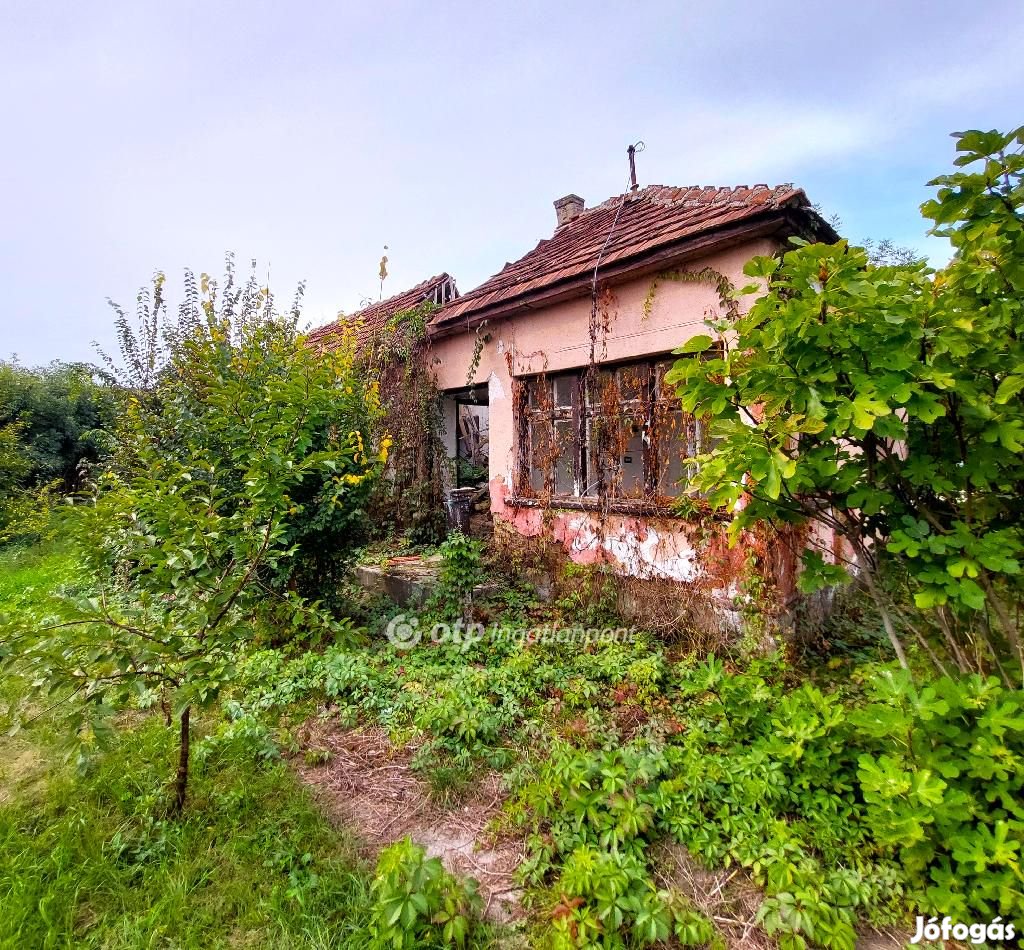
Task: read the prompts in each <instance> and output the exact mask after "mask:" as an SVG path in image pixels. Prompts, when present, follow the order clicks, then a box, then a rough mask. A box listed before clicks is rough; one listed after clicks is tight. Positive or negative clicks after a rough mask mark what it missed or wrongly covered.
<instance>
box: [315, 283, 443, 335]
mask: <svg viewBox="0 0 1024 950" xmlns="http://www.w3.org/2000/svg"><path fill="white" fill-rule="evenodd" d="M458 295H459V292H458V289H457V288H456V287H455V279H454V278H453V277H451V276H450V275H449V274H447V273H445V274H438V275H437V276H436V277H431V278H430V279H429V280H425V281H423V282H422V283H419V284H417V285H416V286H415V287H412V288H410V289H409V290H405V291H402V293H400V294H395V296H393V297H388V299H387V300H381V301H378V302H377V303H373V304H370V305H369V306H368V307H364V308H363V309H362V310H359V311H357V312H356V313H353V314H351V315H350V316H341V317H339V318H338V319H337V320H336V321H335V322H334V323H328V324H327V325H326V326H322V327H318V328H317V329H315V330H313V331H311V332H310V333H309V335H308V336H307V337H306V342H307V343H308V344H309V345H311V346H314V347H317V348H319V349H322V350H331V349H334V348H335V347H337V346H338V345H339V344H340V342H341V338H342V334H343V332H344V331H345V330H346V329H349V328H353V329H355V332H356V346H357V347H359V348H362V347H364V346H365V345H366V344H367V343H368V342H369V341H370V339H371V338H372V336H373V335H374V334H375V333H376V332H377V331H378V330H380V328H381V327H383V326H384V324H386V323H387V321H388V320H389V319H390V318H391V317H393V316H394V315H395V314H396V313H401V311H403V310H411V309H412V308H413V307H418V306H419V305H420V304H421V303H423V302H424V301H425V300H433V301H434V302H435V303H438V304H442V303H445V302H447V301H449V300H451V299H453V298H455V297H458Z"/></svg>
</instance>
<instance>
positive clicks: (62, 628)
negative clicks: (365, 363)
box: [0, 291, 387, 811]
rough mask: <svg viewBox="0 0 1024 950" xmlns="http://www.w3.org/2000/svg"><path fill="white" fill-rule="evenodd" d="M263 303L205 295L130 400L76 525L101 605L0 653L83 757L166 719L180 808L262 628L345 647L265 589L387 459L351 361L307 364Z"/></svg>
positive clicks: (305, 610)
mask: <svg viewBox="0 0 1024 950" xmlns="http://www.w3.org/2000/svg"><path fill="white" fill-rule="evenodd" d="M267 297H269V294H263V295H261V296H260V297H259V300H258V302H257V303H258V305H257V306H248V305H247V306H246V307H244V308H241V309H233V310H232V311H231V312H230V313H225V312H224V308H223V307H221V306H219V305H218V304H217V303H216V302H215V301H213V300H211V295H210V294H209V293H208V292H206V291H204V298H203V304H204V305H208V306H204V308H203V312H204V314H205V316H204V318H203V319H202V321H198V322H196V324H195V325H194V326H192V327H191V328H190V329H189V331H188V332H187V333H186V334H183V335H182V336H181V337H180V338H178V339H175V340H173V341H172V343H171V345H170V347H169V353H168V358H167V360H166V362H165V363H164V365H163V366H162V367H161V372H160V373H159V374H158V378H157V379H156V380H155V381H153V385H152V387H151V389H149V390H141V391H140V392H139V393H138V394H136V395H133V396H132V397H131V398H129V400H128V403H127V410H126V418H125V421H124V425H123V432H122V435H121V439H122V441H121V444H120V446H119V450H118V454H117V457H116V462H115V464H114V465H113V466H112V467H111V470H110V471H108V472H107V473H106V474H105V475H104V476H102V477H101V479H100V480H99V487H98V493H97V496H96V498H95V500H94V505H93V506H92V507H91V508H90V509H89V510H88V512H87V513H85V514H83V516H82V517H81V518H79V519H77V520H76V522H74V523H75V524H77V530H78V534H79V538H80V540H81V541H82V545H81V548H82V551H83V554H84V556H86V557H87V559H88V561H89V563H90V565H91V566H92V568H93V575H94V577H95V579H96V585H97V589H96V592H95V596H93V597H91V598H89V599H88V600H87V601H84V602H78V603H74V604H66V605H64V606H63V607H62V609H61V610H60V611H58V612H56V613H55V614H53V615H51V616H48V617H45V618H39V621H38V623H37V624H36V625H35V626H34V628H33V629H31V630H26V629H18V630H14V631H10V633H9V634H8V635H7V636H6V637H5V641H4V643H3V649H2V651H0V652H2V653H4V654H5V655H6V657H5V663H6V665H7V666H8V667H9V668H11V669H13V670H15V671H17V672H21V673H23V674H27V676H26V679H28V680H29V681H30V682H33V683H36V684H38V685H39V687H40V688H41V689H44V690H46V691H53V690H58V691H59V692H60V695H61V698H62V699H63V700H65V701H67V702H66V706H65V708H66V709H67V710H68V711H69V717H68V721H69V725H70V726H71V727H72V728H73V730H74V732H75V734H77V735H78V736H79V737H80V738H82V739H83V740H85V741H87V742H89V741H94V740H95V741H99V740H102V739H104V738H105V737H106V736H107V735H108V734H109V732H110V729H109V726H108V721H109V716H110V714H111V713H112V712H114V711H116V710H118V709H122V708H124V707H126V706H128V705H130V704H132V703H139V702H142V703H143V704H144V705H145V704H150V703H160V704H162V705H163V708H164V710H165V714H166V716H167V721H168V724H169V725H170V724H171V721H172V718H173V719H176V720H177V728H178V734H179V756H178V768H177V773H176V777H175V783H174V795H173V802H172V810H174V811H180V809H181V808H182V807H183V805H184V803H185V798H186V789H187V783H188V773H189V755H190V742H189V737H190V717H191V712H192V710H193V709H194V708H202V707H206V706H208V705H209V704H210V703H212V702H214V701H215V700H216V699H217V697H218V695H219V693H220V692H221V690H222V689H224V688H225V687H226V686H228V685H229V684H230V683H231V682H232V677H233V675H234V668H235V662H236V659H237V657H238V654H239V652H240V651H241V650H243V649H244V648H245V646H246V645H247V644H248V643H250V642H251V641H252V639H253V637H254V636H255V635H256V633H257V632H258V631H259V629H260V627H261V624H264V623H266V622H267V621H268V618H269V619H270V620H272V621H273V622H274V623H275V624H286V625H288V626H289V627H290V628H292V629H302V630H305V631H307V632H315V633H317V634H320V635H326V636H330V637H334V638H338V637H348V636H351V633H352V630H351V625H350V623H349V622H348V621H346V620H340V621H339V620H336V619H334V618H333V617H331V616H330V615H329V614H328V613H327V612H326V611H325V610H324V609H323V608H322V607H321V606H320V604H318V603H317V602H316V601H313V600H310V599H309V598H307V597H303V596H302V595H301V594H300V593H298V592H296V591H294V590H289V589H287V587H282V586H281V585H280V584H278V583H276V581H277V580H278V579H279V578H280V576H281V574H282V572H284V571H286V568H287V565H288V563H289V562H290V561H293V560H294V559H295V558H296V557H297V556H298V548H297V546H296V545H295V544H294V543H293V535H294V529H295V525H296V523H298V522H299V521H300V520H301V519H302V517H303V516H304V510H303V509H304V506H306V505H315V506H316V507H317V509H324V510H332V509H334V510H339V511H344V512H352V511H354V510H357V509H358V508H359V507H360V506H361V505H362V503H363V500H364V498H365V496H366V493H367V491H368V489H369V485H370V483H371V482H372V480H373V479H374V477H375V476H376V475H377V474H378V473H379V472H380V470H381V469H382V467H383V465H384V462H385V460H386V456H387V445H386V444H383V445H381V446H378V447H376V448H372V447H371V444H370V436H369V432H370V430H371V427H372V426H373V424H374V421H375V417H376V415H377V412H378V407H377V401H376V396H375V392H374V391H373V390H372V389H367V388H365V387H363V386H362V385H361V384H360V382H359V381H358V380H357V379H356V378H355V377H354V375H353V373H352V365H353V346H352V345H348V346H343V347H342V348H341V349H339V350H338V351H336V352H333V353H330V354H318V353H315V352H314V351H312V350H311V349H309V348H308V347H306V346H305V344H304V342H303V339H302V337H301V336H300V335H299V334H298V333H297V331H296V320H297V314H293V315H292V317H290V318H280V317H278V316H277V315H276V314H274V313H273V311H272V310H271V309H270V308H268V307H267V305H266V298H267ZM310 486H315V492H314V493H313V497H312V498H311V497H310V492H309V487H310ZM111 576H113V577H114V579H115V580H114V581H111V580H110V578H111ZM104 578H107V580H106V581H104Z"/></svg>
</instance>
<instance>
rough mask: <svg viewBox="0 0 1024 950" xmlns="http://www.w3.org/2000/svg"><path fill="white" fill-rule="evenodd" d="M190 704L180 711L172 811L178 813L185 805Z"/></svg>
mask: <svg viewBox="0 0 1024 950" xmlns="http://www.w3.org/2000/svg"><path fill="white" fill-rule="evenodd" d="M191 711H192V707H191V706H186V707H185V708H184V710H182V713H181V740H180V744H179V746H178V774H177V775H176V776H175V779H174V805H173V806H172V810H173V813H174V814H175V815H180V814H181V812H182V809H184V807H185V792H186V790H187V789H188V756H189V728H188V726H189V717H190V714H191Z"/></svg>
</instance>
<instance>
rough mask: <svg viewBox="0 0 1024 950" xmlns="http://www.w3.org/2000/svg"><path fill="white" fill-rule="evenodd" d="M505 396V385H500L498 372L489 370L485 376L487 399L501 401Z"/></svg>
mask: <svg viewBox="0 0 1024 950" xmlns="http://www.w3.org/2000/svg"><path fill="white" fill-rule="evenodd" d="M504 398H505V387H504V386H502V385H501V380H500V379H498V374H497V373H495V372H493V371H492V372H491V375H490V376H488V377H487V399H488V401H489V402H501V401H502V400H503V399H504Z"/></svg>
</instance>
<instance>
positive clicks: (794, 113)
mask: <svg viewBox="0 0 1024 950" xmlns="http://www.w3.org/2000/svg"><path fill="white" fill-rule="evenodd" d="M1022 12H1024V11H1022V10H1021V9H1020V3H1019V0H1016V2H1000V0H974V2H972V3H970V4H964V3H954V2H945V0H931V2H927V3H926V2H923V0H910V2H896V0H887V2H884V3H881V2H846V3H842V2H838V0H837V2H832V3H824V4H821V3H809V2H803V3H790V4H780V3H778V2H765V3H762V2H754V0H746V2H740V0H720V2H710V0H702V2H677V3H655V2H650V3H648V2H642V0H634V2H632V3H599V2H595V0H589V2H584V3H576V2H560V3H554V2H551V0H547V2H543V3H534V2H532V0H516V2H515V3H503V4H491V3H482V2H480V0H477V2H472V3H446V2H435V3H431V4H426V3H419V4H417V3H411V2H410V3H383V2H379V3H361V4H348V3H339V2H326V0H325V2H317V3H312V2H301V0H292V2H288V3H284V2H277V3H272V2H265V0H246V2H237V3H236V2H217V0H203V2H197V3H191V2H180V0H161V2H149V0H131V2H129V0H122V2H119V3H109V2H105V0H89V2H88V3H82V2H81V0H76V2H74V3H65V2H62V0H49V2H46V3H40V2H39V0H0V143H2V147H0V359H4V358H9V357H10V356H11V355H12V354H17V356H18V358H19V359H20V360H21V361H22V362H23V363H26V364H30V365H34V364H42V363H45V362H48V361H50V360H53V359H62V360H91V359H94V358H95V354H94V350H93V342H94V341H98V342H99V343H100V345H101V346H104V347H105V348H107V349H110V350H112V349H114V348H115V340H114V334H113V324H112V319H111V318H112V312H111V310H110V307H109V305H108V303H107V299H108V298H112V299H113V300H115V301H118V302H120V303H122V304H124V305H125V306H127V307H133V306H134V300H135V295H136V293H137V290H138V288H139V287H140V286H141V285H142V284H145V283H146V282H147V281H148V280H149V278H150V277H151V275H152V274H153V272H154V271H156V270H163V271H164V272H165V273H166V274H167V275H168V284H169V285H170V286H171V287H172V288H173V287H175V286H180V285H181V277H182V274H183V271H184V269H185V268H191V269H192V270H193V271H194V272H196V273H201V272H204V271H205V272H208V273H211V274H219V273H221V272H222V271H223V260H224V254H225V252H227V251H231V252H234V253H235V255H236V256H237V258H238V260H239V261H242V262H247V261H248V260H250V259H256V260H257V261H258V270H259V273H260V274H261V276H267V275H269V282H270V285H271V287H272V288H273V290H274V292H275V293H276V294H277V296H278V297H279V299H280V301H281V302H282V303H285V302H287V301H288V300H290V298H291V296H292V293H293V291H294V288H295V286H296V284H297V283H298V282H299V281H300V280H304V281H305V282H306V298H305V299H306V306H305V309H304V317H305V319H306V320H308V321H309V322H310V323H311V324H312V325H319V324H322V323H325V322H327V321H329V320H331V319H333V318H334V317H335V315H336V314H337V313H338V312H339V311H342V312H349V313H351V312H352V311H354V310H356V309H357V308H358V307H359V306H360V304H361V303H363V302H366V301H368V300H376V299H377V298H378V296H379V293H380V285H379V281H378V277H377V273H378V265H379V261H380V258H381V255H382V254H383V253H385V251H384V248H385V246H386V247H387V251H386V253H387V256H388V259H389V276H388V278H387V280H386V281H385V283H384V291H383V292H384V296H390V295H391V294H393V293H398V292H400V291H402V290H404V289H406V288H408V287H410V286H412V285H413V284H416V283H418V282H419V281H421V280H423V279H425V278H426V277H429V276H431V275H433V274H437V273H440V272H442V271H448V272H449V273H451V274H453V275H454V276H455V277H456V279H457V282H458V285H459V287H460V289H462V290H468V289H470V288H471V287H473V286H475V285H476V284H479V283H480V282H482V281H483V280H484V279H485V278H487V277H488V276H490V275H491V274H493V273H494V272H496V271H498V270H500V269H501V267H502V266H503V265H504V263H505V262H506V261H509V260H515V259H516V258H518V257H520V256H522V255H523V254H524V253H526V252H527V251H528V250H530V249H531V248H533V247H534V245H535V244H536V243H537V241H538V240H540V239H541V238H544V237H548V236H550V234H551V232H552V231H553V229H554V224H555V212H554V209H553V207H552V202H553V201H554V200H555V199H556V198H558V197H560V196H562V195H565V194H567V193H569V192H575V193H577V194H579V195H582V196H583V197H584V198H585V199H586V201H587V204H588V206H589V205H591V204H597V203H599V202H600V201H602V200H604V199H606V198H608V197H609V196H611V195H615V194H619V193H621V192H622V191H623V190H624V187H625V185H626V181H627V175H628V165H627V161H626V151H625V150H626V146H627V145H629V144H630V143H631V142H635V141H637V140H642V141H643V142H644V143H645V145H646V148H645V150H644V151H643V152H642V153H641V154H639V155H638V157H637V172H638V178H639V181H640V183H641V184H642V185H643V184H652V183H657V184H665V185H691V184H696V185H707V184H715V185H736V184H757V183H760V182H764V183H768V184H777V183H781V182H794V183H796V184H797V185H799V186H800V187H802V188H804V189H805V191H806V192H807V194H808V196H809V197H810V199H811V201H813V202H815V203H816V204H818V205H820V206H821V208H822V210H823V211H824V212H825V213H826V214H827V215H832V214H835V215H838V216H839V218H840V220H841V222H842V228H841V230H842V232H843V234H844V235H846V236H848V237H850V238H852V239H854V240H862V239H864V238H869V237H870V238H874V239H882V238H890V239H892V240H894V241H896V242H897V243H899V244H903V245H908V246H911V247H914V248H917V249H919V250H920V251H922V252H924V253H926V254H928V255H930V256H931V257H932V259H933V260H935V261H936V263H941V262H942V261H943V260H944V259H945V256H946V253H947V252H946V249H945V246H944V245H943V243H942V242H941V241H939V240H938V239H936V238H928V237H926V233H925V232H926V223H925V222H924V221H923V220H922V219H921V217H920V215H919V213H918V206H919V205H920V203H921V202H922V201H923V200H925V199H926V198H927V197H928V194H929V189H928V188H927V187H926V182H927V181H928V180H929V179H930V178H932V177H934V176H935V175H937V174H941V173H943V172H945V171H947V170H948V169H949V168H950V167H951V162H952V159H953V157H954V151H953V142H952V139H950V137H949V133H951V132H953V131H956V130H961V129H965V128H985V129H988V128H1000V129H1010V128H1013V127H1016V126H1017V125H1020V124H1021V123H1022V122H1024V115H1022V114H1021V112H1022V109H1021V107H1020V101H1021V96H1020V94H1021V91H1022V89H1024V56H1022V55H1021V50H1022V49H1024V25H1022V24H1024V16H1021V13H1022ZM172 298H173V290H172Z"/></svg>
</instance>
